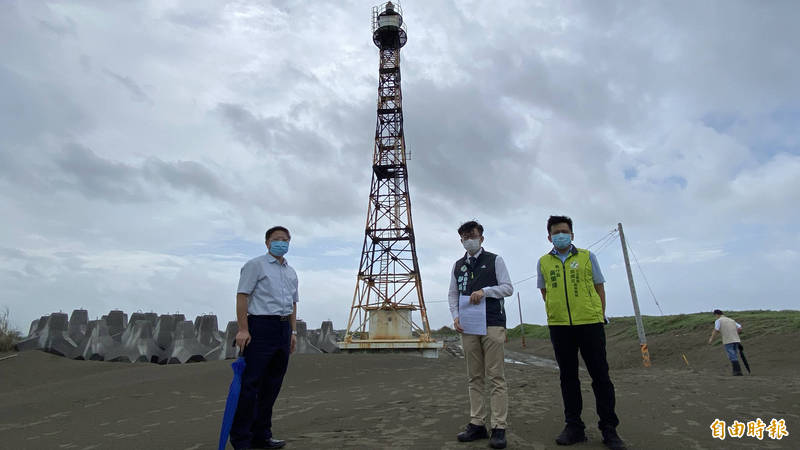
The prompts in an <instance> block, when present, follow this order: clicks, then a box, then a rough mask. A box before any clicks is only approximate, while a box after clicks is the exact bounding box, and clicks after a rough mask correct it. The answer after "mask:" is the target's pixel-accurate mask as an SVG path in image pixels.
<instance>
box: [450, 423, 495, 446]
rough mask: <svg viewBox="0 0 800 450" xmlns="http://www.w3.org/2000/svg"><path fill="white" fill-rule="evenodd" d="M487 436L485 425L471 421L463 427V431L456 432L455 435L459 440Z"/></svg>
mask: <svg viewBox="0 0 800 450" xmlns="http://www.w3.org/2000/svg"><path fill="white" fill-rule="evenodd" d="M488 437H489V433H487V432H486V427H484V426H481V425H475V424H472V423H468V424H467V428H464V431H462V432H461V433H458V436H456V438H458V441H459V442H472V441H477V440H478V439H486V438H488Z"/></svg>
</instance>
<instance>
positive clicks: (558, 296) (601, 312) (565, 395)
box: [537, 216, 626, 450]
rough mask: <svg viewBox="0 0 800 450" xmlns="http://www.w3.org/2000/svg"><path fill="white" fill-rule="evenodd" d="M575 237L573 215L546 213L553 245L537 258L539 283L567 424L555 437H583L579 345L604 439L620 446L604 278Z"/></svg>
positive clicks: (568, 440) (565, 441)
mask: <svg viewBox="0 0 800 450" xmlns="http://www.w3.org/2000/svg"><path fill="white" fill-rule="evenodd" d="M574 238H575V235H574V234H573V232H572V219H570V218H569V217H566V216H550V218H549V219H547V240H548V241H550V242H552V243H553V249H552V250H551V251H550V252H548V253H547V254H546V255H544V256H542V257H541V258H539V264H538V265H537V272H538V287H539V290H541V292H542V298H543V299H544V304H545V310H546V311H547V325H548V326H549V328H550V342H551V343H552V344H553V353H555V356H556V361H557V362H558V370H559V372H560V377H561V398H562V400H563V402H564V421H565V422H566V426H565V427H564V430H563V431H561V434H559V435H558V437H556V443H557V444H558V445H572V444H577V443H579V442H584V441H586V433H585V431H584V430H585V428H586V425H584V423H583V420H581V410H582V409H583V399H582V397H581V383H580V379H579V378H578V352H579V351H580V354H581V356H582V357H583V362H584V363H586V369H587V370H588V371H589V376H590V377H592V390H593V391H594V398H595V403H596V406H597V415H598V416H600V422H599V423H598V428H600V432H601V433H602V434H603V444H605V445H606V447H608V448H611V449H614V450H622V449H625V448H626V447H625V443H624V442H623V441H622V439H621V438H620V437H619V435H618V434H617V426H618V425H619V419H618V418H617V414H616V413H615V412H614V403H615V394H614V384H612V383H611V378H610V377H609V375H608V360H607V359H606V333H605V329H604V327H605V314H606V291H605V286H604V283H605V279H604V278H603V273H602V272H601V271H600V265H599V264H598V263H597V258H596V257H595V255H594V254H593V253H592V252H590V251H589V250H584V249H580V248H577V247H575V246H574V245H572V240H573V239H574Z"/></svg>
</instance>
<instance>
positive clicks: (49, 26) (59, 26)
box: [38, 17, 78, 38]
mask: <svg viewBox="0 0 800 450" xmlns="http://www.w3.org/2000/svg"><path fill="white" fill-rule="evenodd" d="M57 20H58V19H55V18H54V19H53V21H48V20H44V19H39V20H38V22H39V27H40V28H41V29H43V30H45V31H47V32H49V33H53V34H55V35H56V36H58V37H60V38H63V37H65V36H72V37H76V36H77V35H78V28H77V26H76V24H75V21H74V20H72V19H70V18H69V17H63V18H62V20H60V21H57Z"/></svg>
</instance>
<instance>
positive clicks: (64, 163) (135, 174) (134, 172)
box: [52, 144, 232, 202]
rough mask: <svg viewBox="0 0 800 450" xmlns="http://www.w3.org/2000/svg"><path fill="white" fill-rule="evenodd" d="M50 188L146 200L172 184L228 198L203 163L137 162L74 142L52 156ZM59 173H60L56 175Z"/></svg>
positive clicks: (179, 189) (113, 198) (160, 195)
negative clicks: (107, 154) (110, 157)
mask: <svg viewBox="0 0 800 450" xmlns="http://www.w3.org/2000/svg"><path fill="white" fill-rule="evenodd" d="M54 161H55V165H56V168H57V169H59V171H57V172H56V173H55V174H53V175H54V181H53V183H52V187H53V188H58V189H75V190H77V191H79V192H81V193H82V194H83V195H84V196H86V197H87V198H99V199H105V200H108V201H125V202H146V201H152V200H157V199H160V198H163V196H165V195H168V191H166V192H165V191H164V190H163V188H166V187H169V188H172V189H173V190H174V191H175V192H189V193H194V194H199V195H203V196H207V197H209V198H215V199H219V200H228V199H230V198H231V197H232V194H231V192H230V189H228V188H227V187H226V186H225V184H224V183H223V182H222V181H221V180H220V179H219V178H218V177H217V176H216V175H215V174H214V173H213V172H211V171H210V170H209V169H208V168H207V167H205V166H203V165H202V164H200V163H198V162H194V161H162V160H160V159H158V158H152V157H151V158H148V159H147V160H146V161H144V162H143V163H142V164H140V165H134V164H129V163H123V162H119V161H114V160H112V159H108V158H103V157H101V156H98V155H97V154H96V153H95V152H93V151H92V150H90V149H88V148H85V147H83V146H80V145H77V144H69V145H66V146H65V147H64V149H63V151H62V152H60V153H59V154H58V155H56V157H55V160H54ZM59 175H60V177H59Z"/></svg>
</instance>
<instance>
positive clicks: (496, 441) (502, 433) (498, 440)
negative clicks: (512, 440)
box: [489, 428, 506, 448]
mask: <svg viewBox="0 0 800 450" xmlns="http://www.w3.org/2000/svg"><path fill="white" fill-rule="evenodd" d="M489 447H492V448H506V430H505V429H504V428H492V437H491V439H489Z"/></svg>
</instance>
